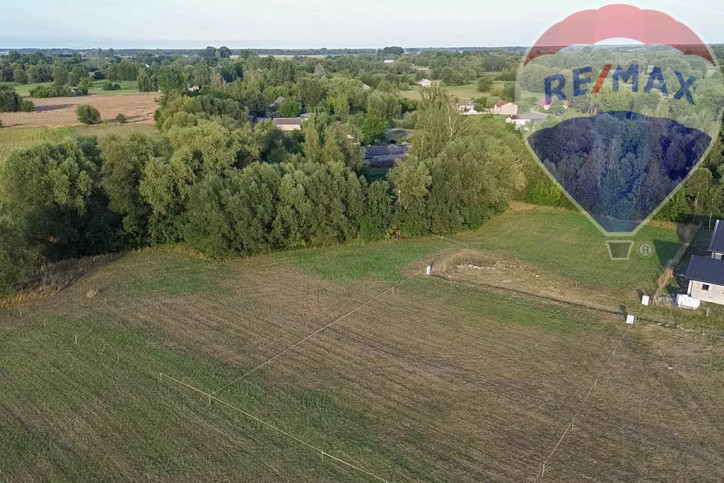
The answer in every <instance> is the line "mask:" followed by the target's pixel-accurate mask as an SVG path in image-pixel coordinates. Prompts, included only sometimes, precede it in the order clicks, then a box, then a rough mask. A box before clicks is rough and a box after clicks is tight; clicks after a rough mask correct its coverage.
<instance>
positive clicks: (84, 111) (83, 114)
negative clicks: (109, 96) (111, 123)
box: [75, 104, 101, 124]
mask: <svg viewBox="0 0 724 483" xmlns="http://www.w3.org/2000/svg"><path fill="white" fill-rule="evenodd" d="M75 112H76V114H77V115H78V120H79V121H80V122H82V123H83V124H97V123H99V122H100V120H101V113H100V112H98V109H96V108H95V107H93V106H89V105H88V104H81V105H79V106H78V107H77V108H76V110H75Z"/></svg>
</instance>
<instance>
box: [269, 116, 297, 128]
mask: <svg viewBox="0 0 724 483" xmlns="http://www.w3.org/2000/svg"><path fill="white" fill-rule="evenodd" d="M272 122H273V123H274V124H276V125H277V126H293V125H296V124H302V118H301V117H277V118H274V119H272Z"/></svg>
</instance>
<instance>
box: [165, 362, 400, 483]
mask: <svg viewBox="0 0 724 483" xmlns="http://www.w3.org/2000/svg"><path fill="white" fill-rule="evenodd" d="M159 378H160V379H161V381H163V379H164V378H166V379H168V380H170V381H173V382H175V383H176V384H180V385H182V386H184V387H186V388H188V389H191V390H192V391H195V392H197V393H199V394H202V395H203V396H205V397H206V398H207V400H208V403H209V404H211V402H212V401H215V402H218V403H219V404H222V405H223V406H226V407H228V408H230V409H233V410H234V411H236V412H238V413H240V414H243V415H244V416H246V417H247V418H249V419H251V420H253V421H256V423H257V424H258V425H260V426H265V427H267V428H269V429H272V430H273V431H275V432H277V433H279V434H282V435H284V436H286V437H288V438H290V439H292V440H294V441H296V442H297V443H299V444H301V445H304V446H306V447H308V448H310V449H312V450H314V451H316V452H317V453H319V454H320V456H321V457H322V460H324V457H325V456H326V457H327V458H330V459H332V460H334V461H336V462H338V463H341V464H343V465H345V466H347V467H349V468H352V469H353V470H356V471H359V472H361V473H364V474H366V475H367V476H370V477H372V478H374V479H376V480H378V481H385V482H386V481H387V480H386V479H384V478H382V477H380V476H377V475H376V474H374V473H372V472H371V471H368V470H366V469H364V468H362V467H360V466H357V465H355V464H354V463H350V462H349V461H346V460H343V459H342V458H339V457H337V456H334V455H332V454H329V453H328V452H326V451H324V450H323V449H321V448H319V447H317V446H315V445H313V444H311V443H308V442H306V441H304V440H302V439H300V438H298V437H297V436H294V435H293V434H291V433H288V432H287V431H284V430H283V429H281V428H279V427H277V426H275V425H273V424H271V423H269V422H267V421H264V420H263V419H261V418H259V417H258V416H254V415H253V414H251V413H249V412H247V411H244V410H243V409H241V408H239V407H237V406H234V405H233V404H231V403H228V402H226V401H224V400H222V399H219V398H218V397H216V396H214V395H213V394H211V393H208V392H206V391H203V390H201V389H199V388H197V387H194V386H192V385H191V384H188V383H185V382H183V381H180V380H179V379H176V378H175V377H171V376H169V375H167V374H164V373H163V372H160V373H159Z"/></svg>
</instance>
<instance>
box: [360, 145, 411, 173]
mask: <svg viewBox="0 0 724 483" xmlns="http://www.w3.org/2000/svg"><path fill="white" fill-rule="evenodd" d="M411 147H412V145H411V144H407V143H405V144H387V145H385V146H367V147H366V148H365V161H364V163H365V164H366V165H367V166H369V167H371V168H392V167H394V166H395V162H397V161H399V160H401V159H402V158H403V157H404V156H405V154H407V152H408V151H409V150H410V148H411Z"/></svg>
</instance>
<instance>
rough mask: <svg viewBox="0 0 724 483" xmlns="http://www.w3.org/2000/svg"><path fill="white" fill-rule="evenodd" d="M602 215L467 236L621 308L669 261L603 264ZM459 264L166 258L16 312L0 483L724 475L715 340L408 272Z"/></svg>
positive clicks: (351, 257)
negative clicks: (599, 291) (604, 295)
mask: <svg viewBox="0 0 724 483" xmlns="http://www.w3.org/2000/svg"><path fill="white" fill-rule="evenodd" d="M536 220H538V221H536ZM585 223H588V222H587V220H586V219H585V218H584V217H582V216H581V215H577V214H575V213H570V212H559V211H549V210H532V211H516V212H509V213H507V214H505V215H503V216H502V217H500V218H496V219H495V220H493V221H492V222H490V223H488V224H486V225H485V226H484V227H483V228H481V229H480V230H478V231H476V232H470V233H467V234H465V235H461V236H458V237H456V239H461V240H465V241H468V242H471V243H472V242H475V243H479V244H480V246H479V247H478V248H477V250H485V251H487V252H488V253H490V254H491V256H505V257H510V258H511V259H516V260H520V263H525V264H530V266H534V267H536V270H540V271H541V273H543V272H545V273H551V274H552V275H551V276H556V277H562V278H564V277H566V276H568V275H570V278H568V280H569V281H570V282H571V283H574V282H573V281H574V280H578V281H580V283H584V281H585V280H588V281H589V283H590V284H591V285H592V286H595V285H596V284H599V283H600V284H605V283H611V284H613V285H612V288H611V290H612V292H611V293H612V296H614V294H616V293H620V292H623V291H625V290H626V288H627V286H626V284H627V283H636V284H639V283H643V282H644V281H646V280H648V279H650V278H651V276H652V275H654V273H653V272H654V271H655V269H656V264H657V263H658V262H657V260H658V258H656V257H654V258H651V259H640V258H633V259H632V260H631V261H630V262H618V263H619V264H618V265H615V266H612V265H609V263H607V262H605V261H601V260H598V259H597V258H595V257H592V254H595V255H600V253H598V251H597V250H599V249H598V245H599V244H600V243H603V237H602V236H600V234H599V235H596V234H597V233H598V232H597V231H595V228H592V227H591V230H592V231H589V230H588V229H587V228H586V227H585V226H584V224H585ZM641 237H642V238H641V239H665V240H675V239H676V235H675V234H673V233H671V232H668V233H667V231H666V230H662V231H659V230H655V229H652V230H651V231H648V232H642V235H641ZM556 243H564V245H565V247H567V249H564V248H556V246H557V245H556ZM586 247H588V250H586ZM463 249H464V248H463V247H461V246H460V245H458V244H456V243H453V242H450V241H446V240H441V239H439V238H434V237H430V238H422V239H416V240H406V241H398V242H383V243H369V244H363V243H359V244H350V245H345V246H339V247H331V248H324V249H322V248H319V249H305V250H295V251H289V252H283V253H278V254H272V255H264V256H258V257H253V258H249V259H242V260H231V261H226V262H215V261H205V260H201V259H198V258H196V257H193V256H191V255H190V254H187V253H185V252H183V251H182V250H170V249H160V248H157V249H148V250H143V251H140V252H133V253H129V254H126V255H125V256H123V257H121V258H119V259H116V260H114V261H112V262H109V263H107V264H106V265H105V266H102V267H101V268H99V269H97V270H95V271H93V272H91V273H89V274H87V276H86V277H84V278H83V279H82V280H81V281H79V282H77V283H76V284H75V285H73V286H71V287H69V288H68V289H66V290H64V291H63V292H61V293H59V294H57V295H55V296H54V297H51V298H45V299H39V300H36V301H34V302H31V303H29V304H27V305H25V306H24V307H22V310H19V309H18V308H15V309H12V310H11V309H7V310H0V432H1V433H2V434H3V438H0V454H2V455H3V458H0V477H1V478H2V479H9V480H26V479H51V480H53V479H55V480H68V479H73V480H89V479H98V480H101V479H102V480H106V479H108V480H115V479H119V478H123V479H145V480H148V479H153V480H191V479H205V480H227V479H244V480H247V481H259V480H261V481H269V480H285V479H290V480H304V481H320V480H321V481H371V480H372V479H373V477H372V476H370V474H372V475H375V476H377V477H379V478H382V479H385V480H389V481H410V480H447V481H490V480H495V481H522V480H532V479H534V478H535V477H536V475H537V474H538V473H539V471H540V468H541V465H542V463H543V462H544V461H546V459H548V462H547V465H546V471H545V478H544V479H548V480H556V481H561V480H566V481H580V480H584V479H601V478H604V479H611V480H634V479H647V480H715V479H717V478H718V477H719V475H721V474H724V456H723V455H724V451H722V449H724V414H722V412H721V395H722V391H724V365H722V363H721V361H722V356H723V355H724V350H723V346H722V342H721V340H720V339H714V338H709V337H707V336H703V335H697V334H695V333H688V332H684V331H674V330H667V329H662V328H659V327H657V326H655V325H646V324H637V325H634V326H631V327H630V328H629V329H628V332H626V331H627V326H626V325H625V324H623V322H622V319H621V317H620V316H617V315H611V314H606V313H603V312H599V311H595V310H589V309H585V308H579V307H571V306H566V305H562V304H559V303H556V302H554V301H550V300H545V299H542V298H534V297H528V296H526V295H525V294H516V293H513V292H510V293H507V292H504V291H488V290H486V289H484V288H479V287H475V286H468V285H464V284H460V283H453V282H450V281H446V280H443V279H440V278H436V277H424V276H414V277H412V278H410V277H411V276H412V275H413V274H415V273H418V272H419V270H420V269H422V268H423V267H424V266H425V265H427V264H428V263H430V262H431V261H435V262H436V261H438V260H445V259H449V258H450V257H451V256H454V255H455V254H456V253H458V252H459V251H460V250H463ZM545 253H548V255H547V256H546V255H544V254H545ZM553 257H557V258H558V259H559V260H558V261H559V264H562V265H559V264H556V263H554V261H553ZM626 264H629V265H630V266H631V269H630V270H627V269H626ZM659 268H660V266H659ZM612 271H613V272H617V273H619V275H620V276H617V275H616V273H613V274H612V273H611V272H612ZM634 272H641V274H640V275H636V273H634ZM392 287H394V290H392ZM601 288H603V285H601ZM606 290H607V289H606ZM96 292H97V295H95V296H93V295H94V294H96ZM89 294H90V295H89ZM363 304H365V305H363ZM355 309H357V310H355ZM335 321H336V322H335ZM329 324H332V325H331V326H329ZM325 326H329V327H328V328H327V329H326V330H323V331H320V332H319V333H317V335H316V336H314V337H309V336H310V334H312V333H313V332H314V331H317V330H319V329H320V328H323V327H325ZM307 337H309V338H308V339H306V340H304V339H305V338H307ZM302 340H304V341H303V342H300V341H302ZM614 348H616V352H615V354H616V355H615V357H613V358H611V354H612V351H613V350H614ZM284 351H286V352H284ZM280 353H281V354H282V355H280V356H278V357H276V358H275V359H274V360H273V361H272V362H271V363H270V364H267V365H263V367H261V368H259V366H260V365H262V364H264V363H265V362H266V361H268V360H269V359H270V358H272V357H275V356H277V355H279V354H280ZM255 368H258V369H256V370H254V369H255ZM249 371H253V372H251V373H250V374H249V375H248V376H246V377H242V376H244V375H245V374H247V373H248V372H249ZM160 373H163V374H166V375H167V376H168V377H166V376H164V377H160ZM170 377H173V378H175V379H178V380H179V381H182V382H184V383H186V384H189V385H191V386H193V387H196V388H199V389H200V390H201V391H204V392H209V393H211V392H214V393H215V397H217V398H218V400H213V401H212V402H211V404H209V400H208V398H207V397H206V396H204V395H202V394H200V393H197V392H195V391H193V390H191V389H189V388H188V387H186V386H183V385H182V384H179V383H177V382H174V381H173V380H171V379H170ZM594 381H595V388H594V389H593V390H592V391H591V393H590V396H587V393H588V392H589V390H590V389H591V388H592V387H594ZM222 388H223V389H222ZM219 400H220V401H224V403H226V404H228V405H224V404H223V403H221V402H219ZM584 402H585V404H584ZM241 411H243V412H245V413H247V414H251V415H254V416H256V417H258V418H260V419H261V420H262V421H264V422H265V423H269V424H271V425H273V426H274V428H277V429H278V430H279V431H277V430H275V429H272V428H271V427H268V426H264V425H261V424H259V423H258V422H256V421H255V420H252V419H249V418H248V417H246V416H245V415H244V414H243V413H242V412H241ZM574 414H577V417H576V420H575V425H574V427H573V429H571V430H569V431H568V432H567V433H566V436H565V438H564V439H563V440H562V441H561V443H560V445H558V447H557V449H556V451H555V452H554V453H553V454H552V455H551V452H552V451H553V449H554V448H555V447H556V443H557V442H558V441H559V439H560V437H561V435H562V434H563V431H564V430H565V428H566V427H567V426H569V425H570V422H571V418H572V417H573V416H574ZM280 431H283V433H282V432H280ZM295 438H296V439H295ZM307 445H311V446H312V447H313V448H318V449H319V450H322V451H324V452H326V453H327V454H328V455H333V456H335V457H337V458H340V459H342V460H344V461H345V462H347V463H349V464H352V465H354V466H356V467H357V468H358V469H355V468H352V467H350V466H347V465H345V464H343V463H340V462H339V461H336V460H334V459H332V458H330V457H329V456H324V455H322V454H320V453H319V451H318V450H315V449H313V448H312V447H310V446H307ZM359 469H363V470H365V471H367V472H368V473H369V474H368V473H364V472H362V471H360V470H359ZM121 475H122V476H121Z"/></svg>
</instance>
